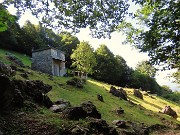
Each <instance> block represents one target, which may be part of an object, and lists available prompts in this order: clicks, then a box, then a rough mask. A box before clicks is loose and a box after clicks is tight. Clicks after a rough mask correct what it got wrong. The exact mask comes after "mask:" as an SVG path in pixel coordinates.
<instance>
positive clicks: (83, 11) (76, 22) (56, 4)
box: [4, 0, 129, 38]
mask: <svg viewBox="0 0 180 135" xmlns="http://www.w3.org/2000/svg"><path fill="white" fill-rule="evenodd" d="M4 4H6V5H10V4H13V5H14V6H15V7H16V8H17V9H18V12H17V14H18V15H21V14H22V13H23V12H24V11H26V10H27V9H30V10H31V11H32V14H33V15H36V16H37V17H38V19H40V20H41V21H42V23H44V24H46V25H47V26H50V27H54V28H55V27H57V28H58V29H62V28H66V29H71V30H72V31H73V32H75V33H76V32H79V29H80V28H86V27H89V28H90V29H91V33H92V35H93V36H94V37H98V38H100V37H103V36H104V37H105V36H110V33H111V32H113V31H114V30H115V29H116V27H117V25H118V24H119V23H120V22H122V20H123V18H124V16H125V15H126V13H127V9H128V7H129V5H128V4H127V2H126V1H124V0H110V1H109V0H46V1H44V0H32V1H31V0H5V2H4Z"/></svg>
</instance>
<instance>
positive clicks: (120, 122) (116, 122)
mask: <svg viewBox="0 0 180 135" xmlns="http://www.w3.org/2000/svg"><path fill="white" fill-rule="evenodd" d="M112 124H113V125H116V126H117V127H118V128H126V122H125V121H124V120H114V121H113V122H112Z"/></svg>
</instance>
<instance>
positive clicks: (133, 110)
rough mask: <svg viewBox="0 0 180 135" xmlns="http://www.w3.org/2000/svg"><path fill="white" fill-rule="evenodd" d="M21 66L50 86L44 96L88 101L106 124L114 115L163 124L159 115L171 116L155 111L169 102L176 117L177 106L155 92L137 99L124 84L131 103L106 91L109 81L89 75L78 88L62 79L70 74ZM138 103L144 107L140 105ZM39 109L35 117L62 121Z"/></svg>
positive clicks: (0, 56)
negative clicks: (39, 113)
mask: <svg viewBox="0 0 180 135" xmlns="http://www.w3.org/2000/svg"><path fill="white" fill-rule="evenodd" d="M5 53H6V50H2V49H0V59H1V60H2V59H3V60H4V61H6V63H8V60H7V59H6V58H5V57H4V56H5ZM13 54H14V55H16V56H17V57H20V58H21V60H22V61H23V63H26V65H28V66H29V65H31V61H30V59H29V57H27V56H24V55H21V54H18V53H13ZM24 70H25V71H30V72H31V74H29V75H28V79H29V80H42V81H43V82H44V83H46V84H49V85H51V86H52V90H51V91H50V92H49V93H48V96H49V97H50V99H51V100H52V101H56V100H58V99H59V98H63V99H65V100H68V101H70V103H71V105H73V106H78V105H80V104H81V103H82V102H86V101H92V102H93V104H94V105H95V106H96V107H97V110H98V111H99V112H100V113H101V115H102V119H104V120H106V121H107V122H108V123H109V124H111V123H112V121H113V120H117V119H119V120H128V121H134V122H138V123H144V124H146V125H153V124H163V123H162V122H161V120H160V119H161V118H162V117H163V118H165V119H167V120H170V121H174V120H172V118H171V117H169V116H167V115H162V114H159V113H158V112H159V111H161V110H162V108H164V107H165V106H166V105H170V106H171V107H172V108H173V109H174V110H175V111H176V112H177V113H178V116H179V117H178V120H179V121H180V106H179V105H178V104H176V103H174V102H169V101H167V100H165V99H163V98H159V97H158V96H154V95H150V94H148V95H146V96H145V95H144V100H141V99H139V98H136V97H134V95H133V89H130V88H124V90H126V92H127V94H128V98H129V100H130V101H133V102H134V103H136V104H137V105H131V104H130V103H129V102H128V101H124V100H120V99H119V98H118V97H115V96H113V95H112V94H110V93H109V90H110V87H111V85H110V84H106V83H103V82H99V81H96V80H93V79H90V78H89V79H88V80H87V82H86V84H85V85H84V88H83V89H79V88H75V87H73V86H69V85H67V84H66V81H67V80H69V79H70V77H52V76H49V75H47V74H45V73H41V72H37V71H33V70H31V69H27V68H24ZM15 77H16V79H23V78H22V77H21V76H20V72H17V75H16V76H15ZM97 94H101V95H102V96H103V99H104V102H101V101H99V100H98V99H97ZM140 106H142V107H144V109H142V108H141V107H140ZM119 107H122V108H123V109H124V111H125V113H124V114H121V115H117V114H116V112H115V110H116V109H117V108H119ZM41 111H42V114H41V115H39V117H43V118H44V117H45V118H46V121H48V122H52V123H55V124H60V123H62V119H60V118H59V120H56V119H57V117H56V115H54V114H52V113H51V112H50V111H49V110H47V109H43V110H41ZM176 122H178V121H176Z"/></svg>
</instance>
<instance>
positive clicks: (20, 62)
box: [6, 53, 25, 67]
mask: <svg viewBox="0 0 180 135" xmlns="http://www.w3.org/2000/svg"><path fill="white" fill-rule="evenodd" d="M6 55H7V58H8V59H9V60H11V61H12V62H14V63H15V64H17V65H18V66H20V67H25V66H24V64H23V63H22V61H21V60H19V59H18V58H17V57H16V56H15V55H13V54H11V53H6Z"/></svg>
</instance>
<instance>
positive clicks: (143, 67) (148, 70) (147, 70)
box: [136, 61, 156, 78]
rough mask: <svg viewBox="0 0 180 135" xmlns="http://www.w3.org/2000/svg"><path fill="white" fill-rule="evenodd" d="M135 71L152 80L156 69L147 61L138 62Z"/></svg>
mask: <svg viewBox="0 0 180 135" xmlns="http://www.w3.org/2000/svg"><path fill="white" fill-rule="evenodd" d="M136 70H137V71H139V72H140V73H142V74H145V75H147V76H149V77H151V78H154V77H155V75H156V68H155V67H154V66H152V65H151V64H150V63H149V62H148V61H142V62H139V63H138V64H137V66H136Z"/></svg>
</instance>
